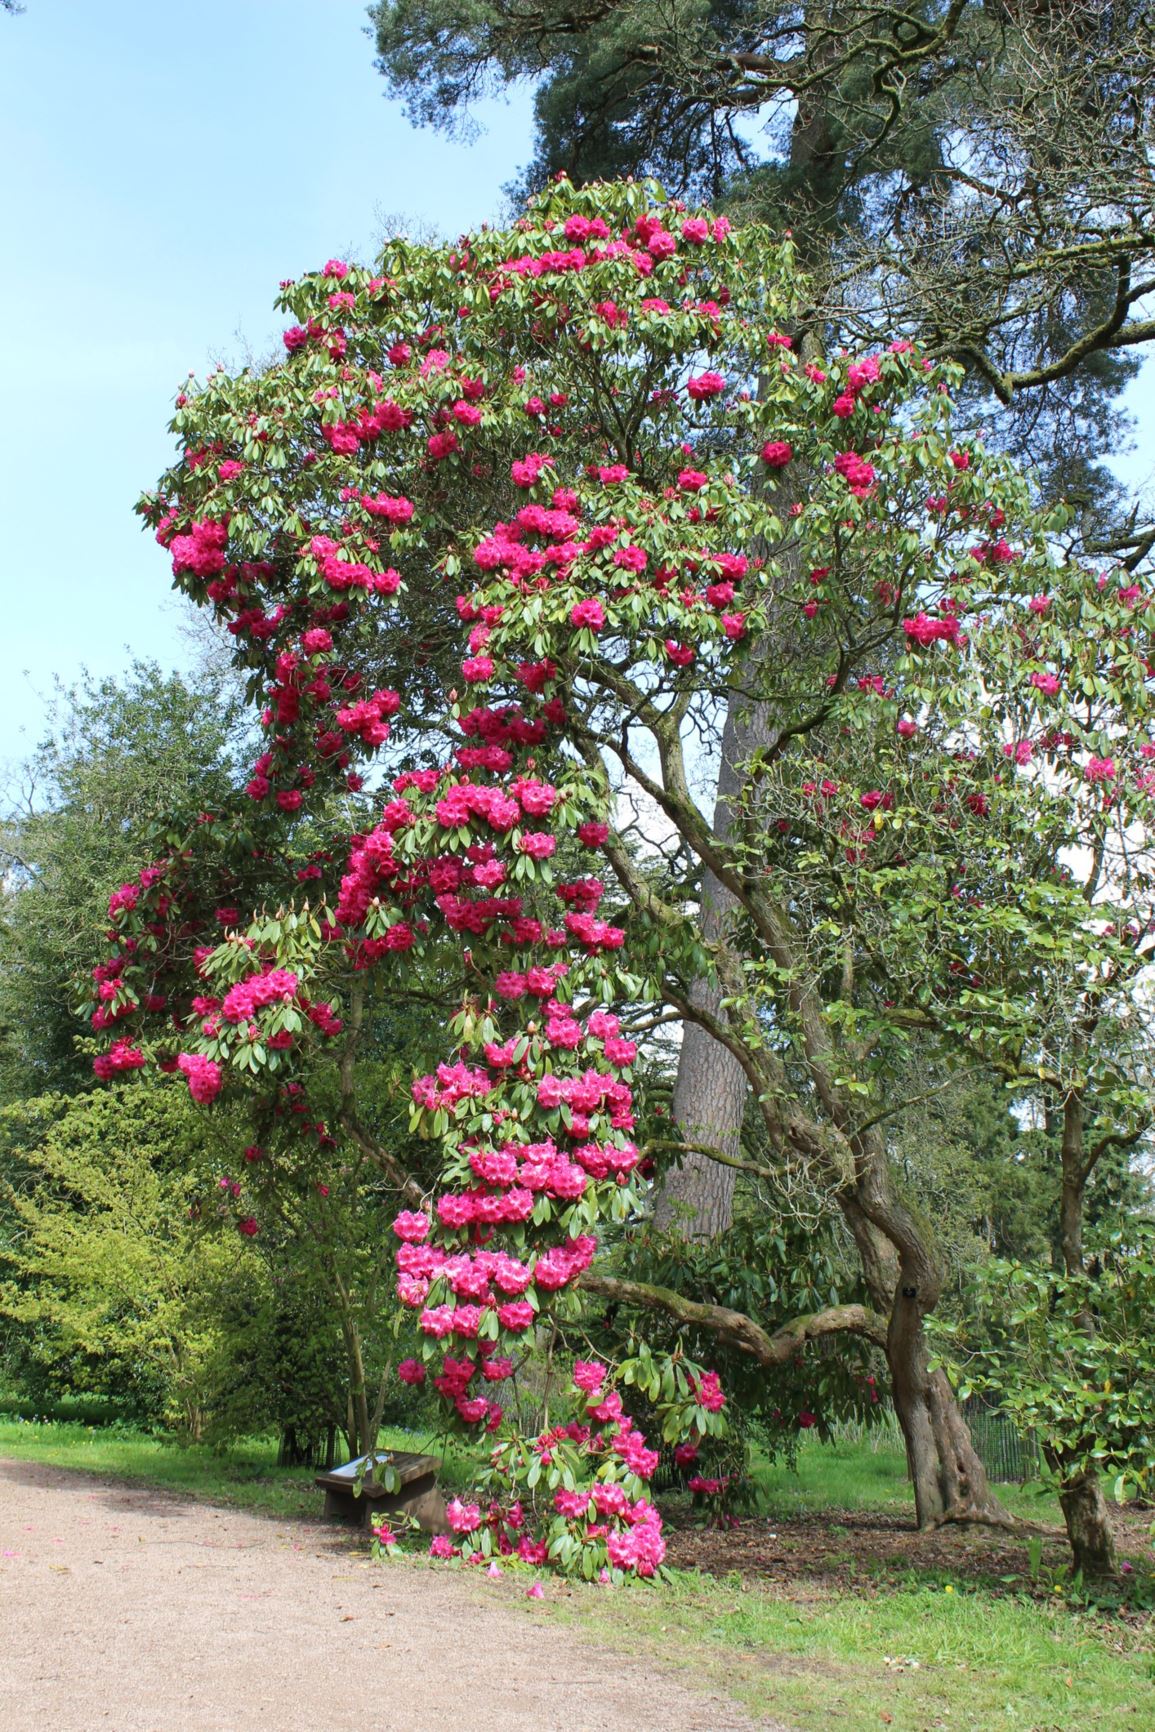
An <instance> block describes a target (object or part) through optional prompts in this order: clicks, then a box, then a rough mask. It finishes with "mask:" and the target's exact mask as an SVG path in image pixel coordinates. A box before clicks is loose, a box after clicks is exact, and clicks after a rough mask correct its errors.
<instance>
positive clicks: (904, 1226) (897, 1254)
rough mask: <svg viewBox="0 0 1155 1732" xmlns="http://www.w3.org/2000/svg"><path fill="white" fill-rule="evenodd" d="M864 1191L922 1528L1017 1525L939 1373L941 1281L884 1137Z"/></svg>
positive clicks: (872, 1283) (869, 1155)
mask: <svg viewBox="0 0 1155 1732" xmlns="http://www.w3.org/2000/svg"><path fill="white" fill-rule="evenodd" d="M859 1156H860V1159H861V1160H862V1163H863V1170H862V1173H861V1174H860V1177H859V1180H858V1185H857V1187H856V1189H855V1191H853V1192H852V1191H844V1192H843V1193H842V1194H841V1195H840V1196H839V1198H838V1202H839V1206H840V1208H841V1210H842V1213H843V1216H844V1217H845V1220H846V1223H847V1225H848V1226H849V1228H850V1231H851V1233H852V1234H853V1237H854V1241H855V1244H856V1245H857V1247H858V1254H859V1258H860V1260H861V1263H862V1269H863V1275H864V1277H865V1280H866V1285H867V1288H868V1290H869V1292H870V1295H871V1298H872V1299H873V1301H874V1304H875V1306H876V1307H877V1308H878V1310H879V1311H881V1312H882V1313H883V1315H884V1316H888V1317H889V1320H890V1321H889V1324H888V1327H887V1337H886V1360H887V1365H888V1367H889V1370H890V1381H891V1399H892V1400H893V1402H894V1411H895V1414H896V1416H897V1418H898V1423H899V1425H900V1427H901V1428H902V1435H903V1441H904V1442H905V1444H906V1460H907V1466H908V1468H909V1470H910V1480H911V1485H912V1487H913V1490H914V1507H915V1518H916V1520H917V1522H918V1525H919V1527H920V1528H936V1527H941V1526H942V1525H943V1523H944V1522H986V1523H989V1524H992V1525H994V1526H996V1527H1014V1526H1015V1525H1016V1524H1015V1522H1014V1519H1013V1517H1011V1516H1010V1515H1009V1514H1008V1513H1007V1511H1006V1510H1005V1509H1004V1508H1003V1506H1002V1504H1001V1503H1000V1502H999V1500H998V1498H997V1497H996V1496H995V1494H994V1492H993V1491H992V1490H991V1486H990V1481H989V1480H988V1479H987V1471H986V1468H985V1467H984V1466H983V1464H982V1462H981V1460H980V1459H979V1454H978V1451H977V1450H976V1449H975V1446H974V1444H973V1442H972V1441H971V1434H970V1429H969V1427H968V1425H967V1423H966V1420H965V1419H964V1418H963V1416H962V1411H961V1409H960V1408H959V1404H958V1398H957V1396H956V1395H955V1392H954V1390H953V1389H952V1388H951V1385H950V1381H949V1379H948V1378H947V1376H946V1375H945V1373H944V1372H942V1371H931V1370H930V1369H929V1364H928V1361H929V1352H928V1348H927V1340H926V1328H925V1324H924V1319H925V1317H926V1316H927V1315H928V1313H930V1312H931V1311H933V1310H934V1307H935V1305H936V1304H937V1303H938V1299H939V1293H940V1289H941V1278H940V1275H939V1271H938V1268H937V1265H936V1263H935V1261H934V1258H933V1256H932V1254H931V1251H930V1249H929V1247H928V1246H927V1244H926V1242H925V1238H924V1236H923V1234H922V1233H921V1232H920V1231H919V1229H918V1226H917V1224H916V1223H915V1221H914V1220H913V1219H912V1218H911V1216H910V1215H909V1214H908V1213H907V1211H906V1210H905V1209H904V1208H903V1207H902V1205H901V1204H900V1203H899V1202H898V1201H897V1199H896V1198H895V1196H894V1194H893V1187H892V1184H891V1178H890V1170H889V1165H888V1162H887V1158H886V1151H885V1145H884V1144H883V1142H882V1140H881V1138H880V1137H879V1136H878V1134H877V1132H875V1133H872V1134H871V1135H869V1136H868V1137H866V1138H865V1139H864V1140H863V1142H862V1144H861V1145H860V1148H859Z"/></svg>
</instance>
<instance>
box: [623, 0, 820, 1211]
mask: <svg viewBox="0 0 1155 1732" xmlns="http://www.w3.org/2000/svg"><path fill="white" fill-rule="evenodd" d="M835 10H836V9H835V8H834V7H832V6H831V4H830V0H813V3H812V4H810V5H808V6H807V7H806V8H805V17H804V28H805V29H806V30H807V31H809V32H812V33H814V32H816V33H817V35H818V40H819V42H820V43H825V44H826V46H825V47H821V46H820V47H819V49H818V50H817V52H816V54H815V55H814V62H815V64H819V63H820V62H821V61H822V59H823V58H825V59H827V60H828V61H830V62H832V63H833V62H836V61H837V58H838V34H837V29H836V27H835V19H834V12H835ZM829 97H830V92H829V91H828V90H827V88H826V87H825V86H824V85H823V83H822V82H821V81H820V80H815V81H814V83H813V84H812V85H811V87H810V89H809V91H808V92H807V96H806V99H805V101H804V102H799V104H798V112H797V116H796V118H795V122H794V125H793V128H792V129H791V138H790V169H791V172H792V174H793V175H794V177H795V193H794V204H795V206H796V207H797V209H796V215H797V216H798V217H799V221H798V222H797V225H796V231H797V241H796V246H797V250H798V256H799V259H800V261H801V263H802V265H803V267H804V268H808V269H813V268H814V267H815V266H817V265H818V264H819V262H820V260H821V259H822V257H823V256H827V257H828V255H829V251H830V247H831V244H832V237H831V235H830V232H829V226H828V225H829V221H830V217H831V214H832V212H833V211H834V209H835V207H836V203H837V199H836V197H833V196H832V188H831V177H833V178H834V180H835V181H837V180H839V179H840V178H841V177H844V176H845V173H846V169H845V164H844V162H843V158H842V155H841V153H840V150H839V140H838V138H837V137H836V135H835V133H834V130H833V128H832V126H831V121H830V115H829ZM801 486H802V477H801V476H800V475H798V474H797V473H794V474H792V476H791V496H790V497H787V496H786V494H785V492H784V493H783V498H782V501H781V506H780V509H781V512H782V514H783V517H785V515H786V513H787V512H788V510H789V507H790V505H791V504H792V503H793V500H794V499H797V498H798V497H799V490H800V487H801ZM783 623H784V625H785V622H783ZM772 636H773V638H774V639H778V640H780V641H772ZM789 653H790V649H789V641H788V637H787V632H786V630H783V631H778V632H774V633H773V634H771V632H770V631H768V630H767V631H765V632H764V634H763V638H762V641H761V643H760V644H759V645H758V646H756V648H755V649H754V651H753V652H752V657H751V659H752V660H755V661H756V662H762V663H765V662H766V661H768V660H769V659H770V657H771V656H777V657H779V658H783V657H787V656H789ZM772 738H773V718H772V716H771V714H770V710H769V707H768V706H767V705H765V704H756V705H753V706H751V705H750V704H749V703H748V700H746V699H745V698H743V697H742V696H740V695H738V694H737V693H735V694H734V695H733V696H732V697H731V699H730V702H729V705H728V707H727V710H726V722H725V726H724V728H723V730H722V748H721V762H720V764H719V768H718V787H717V792H716V795H715V803H714V826H713V827H714V833H715V834H716V835H717V836H718V837H719V838H721V839H722V840H723V841H725V840H726V839H727V838H728V837H729V836H730V834H731V831H732V829H733V826H734V821H735V817H736V812H735V803H736V797H737V795H738V793H739V790H740V787H741V775H740V772H741V770H742V768H743V766H744V765H745V764H746V763H747V762H748V760H749V759H750V757H751V756H752V754H753V753H754V752H755V751H757V750H758V749H759V747H765V746H768V745H769V744H770V742H771V740H772ZM735 906H736V904H735V899H734V898H733V897H732V896H731V895H730V894H729V892H728V891H726V890H725V889H723V887H722V886H721V885H720V884H719V883H718V881H717V879H716V878H715V877H714V875H713V873H712V872H709V871H707V872H705V873H704V875H703V879H702V899H701V933H702V937H703V939H705V941H706V942H707V943H709V942H710V941H711V940H713V939H716V938H719V937H720V936H721V935H722V932H723V930H724V928H725V925H726V921H727V919H728V917H729V915H730V914H731V913H732V912H733V910H734V908H735ZM720 996H721V995H720V993H719V992H718V989H717V987H716V986H715V985H713V984H712V983H711V982H710V981H708V980H699V981H695V982H694V984H693V987H692V989H691V993H690V1001H691V1003H692V1004H697V1005H699V1006H700V1007H702V1008H704V1009H708V1010H715V1009H716V1008H717V1005H718V1000H719V998H720ZM746 1091H747V1083H746V1078H745V1075H744V1074H743V1071H742V1067H741V1066H740V1065H739V1063H738V1061H737V1059H736V1058H735V1057H734V1056H733V1054H732V1053H730V1052H729V1051H727V1049H726V1048H725V1047H724V1046H720V1045H719V1044H718V1042H717V1041H716V1040H714V1038H713V1037H712V1036H711V1035H709V1034H707V1033H706V1032H705V1030H704V1029H701V1028H698V1027H696V1026H695V1025H693V1024H687V1025H686V1026H685V1028H684V1032H683V1035H682V1047H681V1051H680V1052H679V1054H678V1075H677V1081H676V1084H675V1087H674V1121H675V1123H676V1124H677V1126H678V1129H679V1131H680V1132H681V1134H682V1137H683V1138H684V1140H685V1141H686V1142H687V1143H691V1144H692V1143H700V1144H705V1145H707V1146H708V1147H711V1148H716V1149H718V1150H720V1151H721V1153H722V1154H724V1155H727V1156H729V1157H731V1158H733V1157H735V1156H736V1155H737V1154H738V1152H739V1147H740V1143H741V1134H742V1118H743V1114H744V1109H745V1103H746ZM734 1180H735V1174H734V1172H733V1171H732V1170H729V1171H728V1170H727V1169H726V1167H725V1166H724V1165H720V1164H719V1163H718V1162H717V1161H712V1160H710V1158H709V1156H707V1155H702V1154H697V1153H694V1152H693V1151H691V1152H689V1153H687V1154H686V1155H684V1156H683V1157H682V1159H681V1161H680V1163H679V1164H678V1165H677V1166H676V1167H674V1168H673V1169H672V1170H671V1171H670V1172H669V1173H668V1174H667V1175H666V1178H665V1180H664V1181H663V1183H662V1185H661V1186H660V1187H659V1190H658V1195H657V1199H656V1202H655V1205H654V1221H655V1224H656V1225H657V1226H658V1227H660V1228H663V1229H669V1228H675V1229H676V1230H678V1231H680V1232H682V1233H683V1234H684V1235H685V1237H686V1238H688V1239H709V1238H712V1237H713V1236H714V1235H715V1234H717V1233H722V1232H724V1231H725V1230H726V1228H727V1227H728V1226H729V1225H730V1221H731V1219H732V1216H733V1199H734Z"/></svg>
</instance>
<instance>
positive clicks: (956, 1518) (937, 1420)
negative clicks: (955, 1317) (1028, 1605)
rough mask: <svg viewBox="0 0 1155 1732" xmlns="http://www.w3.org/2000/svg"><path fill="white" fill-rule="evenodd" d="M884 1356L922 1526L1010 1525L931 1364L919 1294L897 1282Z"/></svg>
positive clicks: (946, 1387) (948, 1392)
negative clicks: (914, 1295)
mask: <svg viewBox="0 0 1155 1732" xmlns="http://www.w3.org/2000/svg"><path fill="white" fill-rule="evenodd" d="M886 1357H887V1363H888V1364H889V1366H890V1375H891V1389H892V1393H893V1399H894V1411H895V1413H896V1414H897V1415H898V1422H899V1425H900V1426H901V1427H902V1435H903V1439H904V1441H905V1443H906V1459H907V1465H908V1467H909V1469H910V1478H911V1484H912V1486H913V1488H914V1509H915V1518H916V1520H917V1522H918V1525H919V1527H920V1528H924V1529H926V1528H937V1527H941V1526H942V1525H943V1523H944V1522H986V1523H989V1524H992V1525H994V1526H996V1527H1014V1526H1015V1525H1016V1524H1015V1522H1014V1520H1013V1518H1012V1517H1011V1516H1009V1515H1008V1514H1007V1512H1006V1510H1004V1509H1003V1507H1002V1505H1001V1504H1000V1502H999V1500H998V1498H997V1497H996V1496H995V1494H994V1492H993V1491H992V1490H991V1487H990V1482H989V1480H988V1479H987V1471H986V1468H985V1467H984V1466H983V1464H982V1462H981V1461H980V1460H979V1456H978V1451H977V1450H976V1449H975V1446H974V1444H973V1442H972V1441H971V1434H970V1430H969V1428H968V1426H967V1423H966V1421H965V1419H964V1418H963V1416H962V1412H961V1410H960V1408H959V1405H958V1399H957V1397H956V1396H955V1392H954V1390H953V1389H952V1388H951V1386H950V1382H949V1380H948V1379H947V1377H946V1375H945V1374H944V1373H943V1372H942V1371H930V1370H929V1369H928V1365H927V1359H928V1354H927V1344H926V1332H925V1330H924V1328H923V1322H922V1312H921V1309H920V1307H919V1303H918V1300H917V1298H909V1297H906V1296H905V1295H904V1294H903V1292H902V1291H901V1289H900V1290H899V1292H898V1293H897V1294H896V1295H895V1300H894V1309H893V1310H892V1312H891V1317H890V1330H889V1333H888V1337H887V1344H886Z"/></svg>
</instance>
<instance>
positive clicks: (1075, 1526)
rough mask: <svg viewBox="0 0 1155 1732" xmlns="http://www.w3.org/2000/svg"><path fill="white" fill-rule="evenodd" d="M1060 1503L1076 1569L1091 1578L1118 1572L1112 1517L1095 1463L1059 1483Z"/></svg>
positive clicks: (1097, 1578) (1095, 1578)
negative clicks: (1061, 1483)
mask: <svg viewBox="0 0 1155 1732" xmlns="http://www.w3.org/2000/svg"><path fill="white" fill-rule="evenodd" d="M1059 1504H1060V1507H1061V1508H1062V1511H1063V1520H1064V1521H1065V1522H1066V1524H1067V1538H1068V1539H1069V1540H1070V1542H1071V1552H1072V1554H1073V1556H1074V1561H1075V1568H1076V1570H1077V1571H1078V1572H1079V1573H1080V1574H1081V1575H1082V1576H1084V1577H1086V1578H1087V1579H1089V1580H1091V1579H1094V1580H1101V1579H1102V1578H1103V1577H1105V1576H1114V1575H1116V1574H1117V1573H1118V1563H1117V1561H1116V1557H1115V1540H1114V1536H1113V1534H1112V1532H1111V1518H1110V1515H1109V1513H1108V1510H1107V1500H1106V1499H1105V1498H1104V1496H1103V1492H1102V1488H1101V1486H1100V1485H1099V1476H1098V1474H1097V1473H1096V1472H1095V1470H1094V1468H1093V1467H1092V1468H1086V1469H1085V1470H1084V1471H1083V1472H1082V1473H1080V1474H1077V1475H1076V1476H1075V1477H1074V1478H1072V1479H1069V1480H1067V1481H1066V1483H1065V1484H1063V1485H1061V1486H1060V1488H1059Z"/></svg>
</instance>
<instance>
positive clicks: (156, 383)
mask: <svg viewBox="0 0 1155 1732" xmlns="http://www.w3.org/2000/svg"><path fill="white" fill-rule="evenodd" d="M366 22H367V20H366V15H365V4H364V0H231V3H230V0H194V3H192V4H173V3H162V4H157V3H156V0H27V10H26V12H25V13H24V14H23V16H21V17H18V18H8V17H4V16H0V160H2V161H3V162H4V164H5V170H6V175H5V178H6V181H7V185H6V186H5V191H4V200H3V206H4V209H3V218H2V220H0V331H2V333H3V335H2V337H0V343H2V345H3V354H4V360H3V372H2V374H0V378H2V380H3V385H2V395H3V400H4V413H3V415H2V416H0V512H2V520H3V526H4V528H3V536H2V538H0V549H2V551H0V606H2V609H3V619H4V622H5V631H4V638H5V643H4V676H5V677H4V679H3V682H2V684H0V764H2V763H11V762H12V761H13V760H15V759H19V758H21V757H23V756H24V755H25V754H26V753H27V751H28V750H29V748H30V747H31V746H32V745H34V744H35V743H36V741H37V739H38V738H39V736H40V734H41V732H42V730H43V720H44V703H43V699H44V697H45V695H46V694H49V693H50V692H51V689H52V681H53V676H54V675H59V676H60V677H61V678H62V679H64V680H65V681H69V680H72V679H75V677H76V676H77V674H78V673H79V671H80V669H81V667H82V665H87V666H88V667H89V668H90V669H91V670H92V671H93V672H94V673H97V674H105V673H115V672H117V670H119V669H120V668H122V667H123V666H124V665H125V663H126V661H127V660H128V659H129V653H130V652H127V651H126V648H125V646H126V645H130V646H131V654H135V655H138V656H141V657H149V656H152V657H156V658H157V659H158V660H160V661H161V662H162V663H165V664H166V665H177V666H179V665H183V664H184V663H185V661H186V660H187V658H188V655H189V651H188V647H187V644H186V642H185V640H184V639H183V638H182V636H181V632H180V620H181V617H182V616H181V613H180V610H179V608H178V604H177V603H176V601H175V599H174V598H173V597H172V595H171V592H170V590H169V584H168V570H167V560H166V558H165V555H164V554H163V553H162V551H161V550H160V548H158V547H157V546H156V545H155V543H154V542H153V541H152V539H151V537H149V536H147V535H146V534H144V533H143V532H142V531H141V529H140V527H139V524H138V521H137V519H136V518H135V516H134V515H133V510H132V507H133V504H134V501H135V500H136V498H137V497H138V495H139V494H140V493H141V492H142V491H143V490H144V489H145V488H146V487H148V486H150V485H151V484H152V483H153V481H155V479H156V478H157V476H158V475H159V474H160V473H161V471H162V470H163V469H164V467H165V466H166V463H167V461H168V458H169V451H170V441H169V438H168V435H167V433H166V431H165V428H166V424H167V421H168V418H169V415H170V413H171V404H172V398H173V395H174V394H175V391H176V389H177V387H178V385H179V383H180V381H181V379H182V378H183V377H185V375H187V373H188V371H189V370H190V368H191V369H195V370H196V371H197V372H203V371H204V369H205V368H206V367H207V366H208V365H209V364H210V363H215V362H216V361H217V360H218V359H221V360H226V361H227V360H228V359H229V358H230V357H232V358H237V357H240V356H242V355H243V354H244V353H245V350H246V346H247V347H249V348H251V349H252V351H254V352H255V353H256V354H257V355H260V354H262V353H265V352H267V351H268V349H269V348H270V346H271V345H272V344H273V343H274V342H277V343H279V332H280V329H281V327H282V325H283V323H284V320H283V319H282V318H281V317H280V316H279V315H277V314H276V313H275V312H274V311H273V306H272V303H273V298H274V296H275V294H276V292H277V284H278V282H279V281H280V279H281V278H282V277H287V276H293V275H296V274H297V273H298V272H300V271H301V270H303V269H306V268H309V267H312V266H315V265H317V264H321V263H323V262H324V260H325V259H327V258H329V257H330V256H331V255H332V254H334V253H348V254H352V255H359V256H362V257H364V256H367V255H369V254H370V253H371V252H372V250H373V249H374V247H375V246H376V244H377V241H378V239H379V238H380V236H381V234H382V232H383V225H384V223H385V219H386V218H387V217H388V216H394V215H403V216H406V217H409V218H419V219H424V220H425V221H427V222H431V223H433V224H434V225H435V226H436V227H437V229H438V230H439V231H441V232H445V233H447V234H452V235H456V234H458V233H460V232H461V231H462V230H463V229H465V228H468V227H472V226H473V225H474V224H476V223H478V222H480V221H482V220H484V219H485V218H487V217H493V216H496V215H498V214H499V213H500V211H501V208H502V205H503V198H502V193H501V188H502V185H503V184H504V183H505V182H506V181H508V180H509V179H511V178H512V176H513V173H514V171H515V170H516V169H517V167H518V166H519V165H520V164H521V163H523V162H524V161H525V160H526V159H527V158H528V156H529V154H530V130H531V123H530V103H529V99H528V97H527V96H523V97H521V98H520V99H516V100H515V101H514V102H512V103H510V104H508V105H507V104H505V103H503V102H495V103H493V104H491V105H489V106H488V108H487V109H486V110H485V112H484V115H483V118H484V121H485V128H486V130H485V131H484V133H483V134H482V135H481V136H480V137H479V138H478V139H476V140H475V141H473V142H472V143H470V144H469V145H468V146H465V145H463V144H461V143H455V142H452V141H450V140H448V139H446V138H444V137H442V136H441V135H439V134H433V133H429V132H419V131H416V130H415V129H414V128H413V127H411V126H409V125H408V123H407V122H406V121H405V119H404V117H403V115H402V113H401V110H400V107H399V105H398V104H396V103H394V102H391V101H390V100H388V99H387V97H386V87H385V82H384V80H383V79H382V78H381V77H380V76H379V74H378V73H377V72H376V71H375V70H374V66H373V46H372V43H371V41H370V40H369V38H368V37H367V36H365V35H364V33H363V31H364V26H365V24H366ZM25 670H27V672H25Z"/></svg>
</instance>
